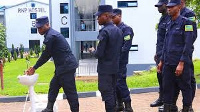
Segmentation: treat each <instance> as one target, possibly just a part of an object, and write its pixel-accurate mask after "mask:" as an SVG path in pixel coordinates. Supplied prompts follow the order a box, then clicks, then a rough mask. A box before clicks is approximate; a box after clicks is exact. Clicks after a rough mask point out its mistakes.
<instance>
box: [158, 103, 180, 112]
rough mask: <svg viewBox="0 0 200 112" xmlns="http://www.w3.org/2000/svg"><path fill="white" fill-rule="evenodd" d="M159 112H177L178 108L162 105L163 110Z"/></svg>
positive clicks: (171, 105)
mask: <svg viewBox="0 0 200 112" xmlns="http://www.w3.org/2000/svg"><path fill="white" fill-rule="evenodd" d="M161 112H178V107H177V106H176V105H173V104H164V110H163V111H161Z"/></svg>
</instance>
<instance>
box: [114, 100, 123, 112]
mask: <svg viewBox="0 0 200 112" xmlns="http://www.w3.org/2000/svg"><path fill="white" fill-rule="evenodd" d="M115 110H116V112H120V111H123V110H124V105H123V102H117V103H116V108H115Z"/></svg>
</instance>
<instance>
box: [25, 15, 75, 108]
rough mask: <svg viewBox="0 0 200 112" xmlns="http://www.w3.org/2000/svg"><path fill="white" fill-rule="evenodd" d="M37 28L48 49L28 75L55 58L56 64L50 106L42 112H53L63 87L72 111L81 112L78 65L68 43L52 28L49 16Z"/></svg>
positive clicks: (43, 18)
mask: <svg viewBox="0 0 200 112" xmlns="http://www.w3.org/2000/svg"><path fill="white" fill-rule="evenodd" d="M36 27H37V29H38V32H39V33H40V35H44V41H43V43H44V45H45V46H46V47H45V50H44V51H43V52H42V55H41V56H40V58H39V59H38V61H37V62H36V64H35V65H34V66H33V67H30V68H29V69H28V70H27V74H28V75H32V74H34V73H35V70H36V69H38V68H39V67H40V66H42V65H43V64H44V63H46V62H47V61H48V60H49V59H50V58H51V57H53V60H54V64H55V75H54V77H53V78H52V80H51V83H50V88H49V93H48V104H47V107H46V108H45V109H44V110H43V111H42V112H53V105H54V102H55V101H56V97H57V95H58V92H59V89H60V88H61V87H62V88H63V90H64V92H65V94H66V96H67V100H68V102H69V105H70V109H71V111H72V112H79V102H78V94H77V91H76V85H75V77H74V75H75V72H76V68H77V67H78V63H77V61H76V58H75V57H74V55H73V54H72V51H71V49H70V46H69V44H68V42H67V41H66V39H65V37H64V36H63V35H62V34H60V33H59V32H57V31H55V30H54V29H52V28H51V27H50V25H49V20H48V17H47V16H42V17H40V18H37V19H36Z"/></svg>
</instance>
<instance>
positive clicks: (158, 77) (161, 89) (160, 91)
mask: <svg viewBox="0 0 200 112" xmlns="http://www.w3.org/2000/svg"><path fill="white" fill-rule="evenodd" d="M159 62H160V57H159V58H158V60H157V61H156V65H158V64H159ZM157 79H158V83H159V93H160V98H161V99H162V100H163V82H162V81H163V75H162V73H158V72H157Z"/></svg>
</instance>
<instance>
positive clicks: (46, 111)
mask: <svg viewBox="0 0 200 112" xmlns="http://www.w3.org/2000/svg"><path fill="white" fill-rule="evenodd" d="M53 105H54V102H50V101H48V103H47V107H46V108H45V109H44V110H42V112H53Z"/></svg>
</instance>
